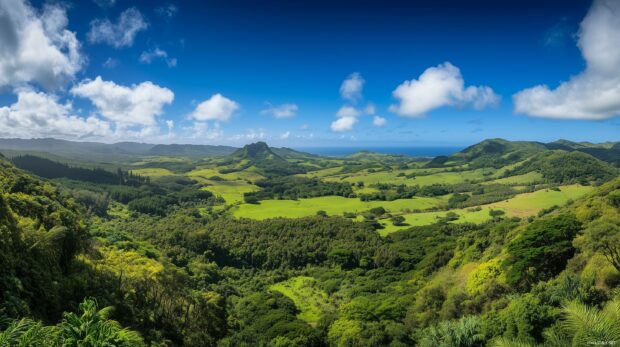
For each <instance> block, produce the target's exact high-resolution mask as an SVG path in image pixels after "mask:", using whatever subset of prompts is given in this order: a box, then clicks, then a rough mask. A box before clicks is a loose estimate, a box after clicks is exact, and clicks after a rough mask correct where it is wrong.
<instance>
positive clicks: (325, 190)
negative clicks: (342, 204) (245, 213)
mask: <svg viewBox="0 0 620 347" xmlns="http://www.w3.org/2000/svg"><path fill="white" fill-rule="evenodd" d="M256 185H257V186H259V187H260V188H262V189H261V190H259V191H256V192H248V193H245V194H244V197H245V201H246V202H248V203H255V202H258V201H260V200H268V199H277V200H282V199H288V200H295V199H300V198H312V197H317V196H328V195H337V196H344V197H355V193H353V189H352V188H351V184H348V183H336V182H324V181H321V180H319V179H308V178H303V177H291V176H286V177H277V178H271V179H269V180H263V181H258V182H256Z"/></svg>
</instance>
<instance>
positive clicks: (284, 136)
mask: <svg viewBox="0 0 620 347" xmlns="http://www.w3.org/2000/svg"><path fill="white" fill-rule="evenodd" d="M289 137H291V132H290V131H287V132H284V133H282V134H280V139H281V140H288V138H289Z"/></svg>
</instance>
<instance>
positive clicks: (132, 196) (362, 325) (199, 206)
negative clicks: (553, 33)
mask: <svg viewBox="0 0 620 347" xmlns="http://www.w3.org/2000/svg"><path fill="white" fill-rule="evenodd" d="M500 144H501V142H500ZM491 146H492V147H493V146H494V145H491ZM506 146H507V148H509V149H508V150H507V151H506V150H504V149H501V150H499V151H498V153H500V152H501V153H504V154H502V155H505V154H508V156H510V155H511V154H510V153H512V152H513V150H512V149H510V147H511V146H512V145H506ZM528 146H529V145H528ZM533 147H534V148H535V153H534V154H532V155H531V156H530V157H528V158H525V159H523V160H520V161H519V162H518V164H516V163H512V164H509V165H508V166H502V167H500V168H497V169H496V168H492V167H487V166H486V165H487V164H486V163H489V161H487V159H488V158H489V157H486V158H487V159H484V160H481V161H479V163H483V162H484V163H485V164H484V165H485V167H484V168H481V169H466V168H461V167H456V166H450V165H452V164H449V163H447V162H446V163H447V165H448V166H442V167H439V168H426V167H424V166H425V164H426V162H428V161H427V160H426V161H420V160H419V159H407V158H406V157H402V158H401V157H390V158H385V157H383V156H380V155H378V156H375V155H371V154H368V153H364V154H363V155H359V156H355V157H353V158H347V159H341V158H335V159H334V158H322V157H308V158H307V159H304V157H303V155H301V156H297V155H296V154H295V153H293V152H287V153H286V154H282V155H286V157H287V158H286V159H285V158H284V157H283V156H281V155H279V154H277V153H276V152H275V151H272V150H270V149H269V148H268V147H267V148H265V146H261V145H259V146H256V148H247V149H246V150H245V151H241V152H239V153H237V154H239V156H238V157H235V158H233V157H228V158H219V159H205V161H204V162H201V163H200V164H199V165H212V164H213V163H226V166H225V167H228V168H232V167H235V166H239V167H242V166H244V165H247V163H248V161H251V160H254V161H253V163H259V162H261V161H265V162H267V163H273V162H277V163H280V164H282V165H289V164H291V165H293V167H302V166H303V167H304V172H305V171H306V170H307V171H308V172H307V173H306V174H295V175H291V172H289V173H288V174H285V173H283V172H278V173H277V174H275V172H274V175H273V176H271V177H263V178H261V179H258V180H256V181H255V182H254V183H256V186H253V187H256V189H257V190H256V193H254V195H255V197H257V198H258V197H260V199H265V200H262V201H261V203H263V202H264V201H267V200H271V199H287V198H288V199H292V198H297V199H299V200H304V199H305V198H306V197H307V196H315V195H314V194H319V195H323V194H330V195H333V194H336V195H338V194H342V195H347V196H349V197H344V196H339V197H338V199H340V200H338V201H342V200H343V199H347V203H350V202H359V203H362V201H361V200H359V197H357V196H358V195H359V196H377V197H378V196H380V195H383V196H385V197H384V198H383V199H384V200H385V201H384V200H381V199H379V200H372V202H373V203H374V205H372V208H370V209H368V208H365V209H364V210H362V211H356V212H350V213H344V215H342V216H337V215H332V214H331V213H330V216H328V215H327V213H314V211H312V212H311V213H310V214H309V216H307V217H300V218H273V219H264V220H253V219H245V218H236V217H235V214H234V213H233V211H234V209H235V208H236V207H237V206H236V205H235V204H230V203H226V202H224V201H222V200H221V199H218V198H216V197H214V196H213V195H212V193H211V192H209V189H210V187H211V184H217V183H221V184H222V186H224V185H226V184H231V183H235V184H238V183H239V182H240V181H243V180H244V179H245V177H249V176H243V175H241V171H240V172H236V173H235V174H234V175H233V174H230V175H228V176H226V175H225V174H221V175H222V176H223V177H221V178H220V179H221V181H217V180H211V179H209V180H207V181H206V182H208V184H206V183H204V182H205V181H201V180H200V176H192V177H195V178H196V179H193V178H189V177H188V176H184V175H182V174H180V173H174V172H168V173H166V174H163V175H158V176H151V178H150V180H149V182H144V183H142V184H140V185H139V186H135V187H132V186H127V185H119V184H103V183H93V182H88V181H77V180H68V179H65V178H63V179H53V180H52V181H46V180H44V179H41V178H36V177H34V176H32V175H30V174H28V173H26V172H24V171H22V170H20V169H17V168H16V167H14V166H13V165H12V164H11V163H10V162H9V161H8V160H5V159H0V164H1V165H0V192H1V195H0V235H2V239H1V240H0V242H1V243H0V247H1V249H0V251H1V252H0V263H1V265H2V266H1V267H0V305H1V307H2V310H1V311H0V317H1V318H2V319H0V343H5V344H7V345H11V344H14V341H16V340H17V339H26V338H28V339H31V340H25V341H32V343H31V344H33V345H36V343H38V342H37V341H42V340H41V339H45V341H47V344H41V343H39V345H63V344H64V345H67V344H69V345H71V344H78V343H79V342H84V341H92V342H91V343H93V344H95V342H94V341H98V342H97V343H101V344H104V343H108V344H110V345H140V344H145V345H154V346H155V345H157V346H159V345H166V346H231V347H232V346H415V345H419V346H515V345H526V346H527V345H532V346H535V345H541V344H547V345H554V343H555V345H557V346H565V345H583V342H584V341H586V343H587V341H615V340H614V339H617V335H616V333H617V331H616V330H614V328H613V327H615V326H616V325H617V312H616V311H617V302H618V300H620V297H619V296H618V292H619V288H620V258H619V257H618V252H620V249H618V244H620V230H619V229H618V225H620V178H619V177H618V174H617V171H615V168H613V167H612V166H610V165H608V164H606V163H605V162H603V161H601V160H598V159H596V158H594V157H592V156H590V155H588V154H585V153H582V152H580V151H570V152H569V151H564V150H553V151H550V150H547V149H543V150H541V151H538V146H536V145H535V146H533ZM254 149H256V151H254ZM270 152H271V153H270ZM470 152H471V153H474V152H476V151H473V150H472V151H470ZM483 152H484V153H487V152H488V151H487V150H484V151H483ZM282 153H284V152H282ZM471 153H470V154H471ZM273 155H277V156H278V157H275V156H273ZM485 156H486V154H480V155H476V154H472V158H471V161H475V160H476V158H485ZM474 157H475V158H474ZM499 157H501V156H499ZM499 157H498V158H499ZM253 158H254V159H253ZM258 158H260V159H258ZM278 158H279V159H278ZM166 160H171V159H170V158H167V159H166ZM467 160H470V159H467ZM291 161H293V162H291ZM284 162H286V163H287V164H283V163H284ZM491 162H492V165H495V163H499V162H497V161H493V160H492V161H491ZM151 163H156V161H152V162H151ZM549 163H551V164H549ZM280 164H275V165H276V166H277V165H280ZM515 164H516V165H515ZM140 165H142V164H140ZM154 165H155V164H154ZM257 165H260V164H257ZM257 169H260V168H259V167H258V166H253V168H251V169H250V168H247V170H249V171H248V172H253V171H251V170H257ZM204 170H205V172H209V174H211V171H209V170H211V168H209V169H204ZM511 170H513V171H511ZM248 172H246V173H248ZM292 172H296V171H292ZM530 172H535V173H536V175H529V173H530ZM263 173H266V171H263ZM463 174H467V175H469V177H471V178H472V179H470V180H469V181H463V180H460V177H461V176H462V175H463ZM375 177H376V178H377V180H376V181H374V182H379V183H369V182H371V180H372V179H374V178H375ZM531 178H533V180H532V181H529V179H531ZM582 181H583V182H584V183H587V184H589V186H587V187H584V186H580V185H578V184H577V185H574V186H566V185H560V184H563V183H572V182H578V183H579V182H582ZM243 182H244V183H246V184H247V182H245V181H243ZM391 182H398V183H399V184H396V183H391ZM448 182H449V183H448ZM233 187H234V185H233ZM569 187H576V188H579V190H583V191H584V192H586V193H584V194H586V195H585V196H583V197H581V198H575V199H574V200H569V199H565V200H560V201H562V203H561V204H560V203H558V205H557V206H549V207H545V208H540V209H537V210H534V213H532V214H523V215H521V217H519V216H518V215H515V214H511V213H510V210H506V211H507V212H505V211H504V210H501V209H499V207H497V208H496V207H494V208H493V209H489V208H488V207H486V205H484V204H488V203H489V202H491V201H496V202H497V206H500V203H501V205H502V206H508V204H509V203H510V201H511V199H512V198H513V197H514V196H526V195H527V196H530V195H531V196H533V197H538V196H550V195H548V194H552V195H554V194H556V195H558V196H559V195H561V194H565V192H567V191H569V190H570V189H569ZM585 188H587V189H585ZM78 191H79V192H80V193H79V194H77V192H78ZM350 193H353V194H354V195H355V196H356V197H353V196H350V195H349V194H350ZM88 194H94V195H92V196H103V197H108V201H107V203H106V204H102V207H101V209H102V210H103V212H104V213H98V212H101V211H100V210H98V209H94V208H93V202H92V201H91V200H89V199H86V198H84V197H85V196H87V195H88ZM408 194H413V195H411V196H410V195H408ZM249 196H252V194H250V195H249ZM392 196H393V197H394V198H393V199H392V198H391V197H392ZM554 196H555V195H554ZM414 198H415V199H414ZM423 198H424V199H432V201H433V204H432V205H430V207H429V208H431V209H432V210H429V211H424V212H419V211H418V212H415V211H404V210H400V211H399V210H397V209H396V208H395V207H389V208H388V206H399V205H400V206H403V209H404V208H415V206H416V205H413V204H414V203H419V201H422V200H424V199H423ZM388 200H389V201H388ZM424 201H426V200H424ZM527 201H529V202H528V204H532V202H533V200H527ZM284 202H285V201H284ZM292 202H293V203H296V202H298V201H292ZM388 202H389V203H390V204H391V205H388V204H387V203H388ZM564 202H567V204H566V205H563V204H564ZM237 204H243V203H242V202H239V203H237ZM382 205H383V206H382ZM248 206H255V207H257V208H260V206H261V205H260V204H259V205H248ZM282 206H285V205H282ZM352 206H355V205H352ZM410 206H412V207H410ZM493 206H496V205H493ZM528 207H529V206H528ZM323 212H325V211H323ZM421 215H424V216H426V215H437V216H438V217H440V218H433V217H431V218H430V219H428V221H427V222H425V223H423V224H414V225H407V223H411V221H412V220H413V219H412V218H411V217H412V216H413V217H416V216H421ZM470 215H476V216H478V215H482V216H485V218H483V219H479V220H476V219H469V217H468V216H470ZM398 217H401V218H398ZM386 221H387V223H390V225H391V224H392V223H395V225H396V224H399V225H398V227H397V228H396V227H395V228H394V229H393V230H391V231H390V232H389V233H382V230H383V229H381V227H382V225H384V224H382V223H386ZM472 222H475V223H472ZM415 225H417V226H415ZM382 235H383V236H382ZM294 283H306V284H308V285H311V288H306V287H303V286H298V285H291V284H294ZM107 307H111V308H110V309H108V308H107ZM102 308H105V309H102ZM5 341H6V342H5Z"/></svg>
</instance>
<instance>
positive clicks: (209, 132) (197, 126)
mask: <svg viewBox="0 0 620 347" xmlns="http://www.w3.org/2000/svg"><path fill="white" fill-rule="evenodd" d="M185 130H186V131H188V132H189V133H190V134H191V138H193V139H206V140H211V141H213V140H219V139H222V138H223V137H224V131H223V130H222V129H221V128H220V125H219V124H218V123H215V124H214V125H213V127H210V126H209V124H208V123H206V122H194V124H193V125H192V126H191V127H189V128H185Z"/></svg>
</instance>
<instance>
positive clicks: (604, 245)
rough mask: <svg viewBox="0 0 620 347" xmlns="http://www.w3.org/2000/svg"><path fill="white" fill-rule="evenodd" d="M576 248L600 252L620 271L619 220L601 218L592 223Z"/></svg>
mask: <svg viewBox="0 0 620 347" xmlns="http://www.w3.org/2000/svg"><path fill="white" fill-rule="evenodd" d="M575 243H576V245H577V247H579V248H583V249H588V250H592V251H595V252H597V251H598V252H601V253H603V255H604V256H605V258H606V259H607V261H608V262H609V263H610V264H611V265H612V266H613V267H614V268H616V270H618V271H620V220H614V219H612V218H609V217H602V218H600V219H598V220H596V221H594V222H592V223H591V224H590V225H589V226H588V227H587V228H586V230H585V231H584V234H583V238H582V239H580V240H579V242H575Z"/></svg>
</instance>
